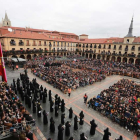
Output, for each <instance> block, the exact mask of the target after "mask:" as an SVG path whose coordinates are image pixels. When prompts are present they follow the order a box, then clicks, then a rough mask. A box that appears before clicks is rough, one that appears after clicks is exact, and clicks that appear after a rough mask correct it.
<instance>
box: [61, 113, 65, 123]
mask: <svg viewBox="0 0 140 140" xmlns="http://www.w3.org/2000/svg"><path fill="white" fill-rule="evenodd" d="M61 124H63V125H64V124H65V113H64V114H61Z"/></svg>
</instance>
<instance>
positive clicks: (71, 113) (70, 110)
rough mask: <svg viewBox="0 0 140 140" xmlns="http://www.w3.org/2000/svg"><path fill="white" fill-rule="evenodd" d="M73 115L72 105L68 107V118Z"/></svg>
mask: <svg viewBox="0 0 140 140" xmlns="http://www.w3.org/2000/svg"><path fill="white" fill-rule="evenodd" d="M72 116H73V110H72V107H71V108H70V109H69V118H70V119H71V118H72Z"/></svg>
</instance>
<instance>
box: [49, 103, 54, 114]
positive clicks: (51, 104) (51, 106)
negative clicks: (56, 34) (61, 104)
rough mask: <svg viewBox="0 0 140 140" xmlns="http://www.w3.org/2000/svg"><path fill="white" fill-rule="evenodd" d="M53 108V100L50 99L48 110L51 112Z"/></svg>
mask: <svg viewBox="0 0 140 140" xmlns="http://www.w3.org/2000/svg"><path fill="white" fill-rule="evenodd" d="M53 109H54V102H53V101H52V100H51V101H50V112H53Z"/></svg>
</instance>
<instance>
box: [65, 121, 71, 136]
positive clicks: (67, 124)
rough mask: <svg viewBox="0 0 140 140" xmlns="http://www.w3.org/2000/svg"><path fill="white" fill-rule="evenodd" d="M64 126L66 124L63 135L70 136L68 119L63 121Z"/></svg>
mask: <svg viewBox="0 0 140 140" xmlns="http://www.w3.org/2000/svg"><path fill="white" fill-rule="evenodd" d="M65 126H66V128H65V135H66V136H70V127H71V124H70V123H69V121H67V122H66V123H65Z"/></svg>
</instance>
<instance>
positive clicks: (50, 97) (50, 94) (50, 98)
mask: <svg viewBox="0 0 140 140" xmlns="http://www.w3.org/2000/svg"><path fill="white" fill-rule="evenodd" d="M51 100H52V93H51V90H49V101H51Z"/></svg>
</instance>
